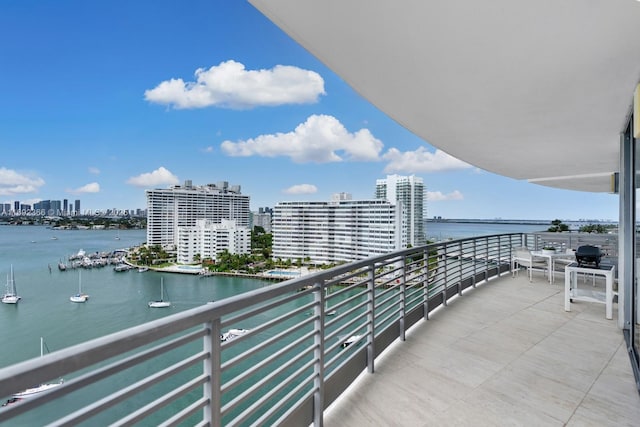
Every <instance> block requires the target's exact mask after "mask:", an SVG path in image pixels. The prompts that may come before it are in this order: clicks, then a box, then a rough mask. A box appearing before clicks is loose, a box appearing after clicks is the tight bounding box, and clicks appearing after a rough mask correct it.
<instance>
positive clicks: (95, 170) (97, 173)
mask: <svg viewBox="0 0 640 427" xmlns="http://www.w3.org/2000/svg"><path fill="white" fill-rule="evenodd" d="M89 173H92V174H94V175H100V169H98V168H94V167H89Z"/></svg>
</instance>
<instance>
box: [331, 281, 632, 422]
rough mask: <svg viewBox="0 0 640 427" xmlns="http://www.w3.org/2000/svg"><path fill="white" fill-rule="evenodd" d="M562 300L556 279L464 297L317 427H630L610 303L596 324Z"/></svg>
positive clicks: (594, 309)
mask: <svg viewBox="0 0 640 427" xmlns="http://www.w3.org/2000/svg"><path fill="white" fill-rule="evenodd" d="M580 280H581V281H582V279H580ZM586 283H587V284H588V285H589V286H591V278H589V279H587V282H586ZM581 286H582V282H581ZM598 286H603V284H602V283H598ZM563 297H564V276H563V275H561V274H558V275H557V276H556V281H555V284H553V285H551V284H549V282H548V281H546V280H545V278H544V277H543V275H542V274H534V279H533V283H530V282H529V281H528V279H527V275H526V274H524V273H521V274H519V275H518V276H517V277H516V278H512V277H511V275H504V276H503V277H501V278H499V279H495V280H492V281H491V282H489V283H488V284H486V285H482V286H478V287H477V288H476V289H475V290H473V289H471V290H468V291H467V292H465V293H463V295H462V296H461V297H458V298H456V299H454V300H453V301H451V302H450V303H449V305H448V306H447V307H443V308H441V309H439V310H437V311H435V312H434V313H432V314H431V315H430V319H429V320H428V321H422V322H419V323H418V324H416V325H415V326H414V327H413V329H412V330H410V331H409V332H408V333H407V337H406V341H405V342H397V343H395V344H394V345H392V346H391V347H390V348H389V349H387V351H386V352H385V353H384V354H383V355H382V356H381V358H379V360H377V361H376V365H375V373H374V374H363V375H361V377H360V378H359V379H358V380H357V381H356V383H355V384H354V385H352V386H351V388H349V389H348V390H347V391H346V392H345V393H344V394H343V396H341V397H340V398H339V399H338V400H337V401H336V402H335V403H334V405H332V407H330V408H329V409H328V410H327V411H326V412H325V423H324V425H325V426H327V427H336V426H412V427H415V426H599V427H600V426H640V394H639V393H638V390H637V389H636V386H635V382H634V377H633V371H632V368H631V364H630V361H629V356H628V354H627V352H626V349H625V342H624V338H623V335H622V331H621V330H620V329H618V327H617V314H618V313H617V304H614V313H613V315H614V320H606V319H605V306H604V304H597V303H589V302H582V301H581V302H574V303H573V304H572V305H571V310H572V311H571V312H565V311H564V302H563Z"/></svg>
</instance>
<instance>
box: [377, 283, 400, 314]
mask: <svg viewBox="0 0 640 427" xmlns="http://www.w3.org/2000/svg"><path fill="white" fill-rule="evenodd" d="M398 295H400V287H396V288H394V289H393V292H387V293H385V294H384V295H376V304H375V308H376V310H377V309H378V308H379V307H382V306H384V305H386V304H388V303H389V302H395V303H397V302H398ZM381 297H384V298H381Z"/></svg>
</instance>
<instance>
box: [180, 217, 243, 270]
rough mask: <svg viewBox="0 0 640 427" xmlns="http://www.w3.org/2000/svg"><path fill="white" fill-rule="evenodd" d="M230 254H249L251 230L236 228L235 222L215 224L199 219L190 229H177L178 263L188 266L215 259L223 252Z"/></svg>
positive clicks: (225, 221) (225, 220) (224, 221)
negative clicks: (207, 259)
mask: <svg viewBox="0 0 640 427" xmlns="http://www.w3.org/2000/svg"><path fill="white" fill-rule="evenodd" d="M225 250H226V251H227V252H229V253H230V254H249V253H251V230H249V228H248V227H238V226H236V223H235V221H233V220H228V219H224V220H222V222H221V223H216V222H213V221H211V220H208V219H199V220H197V221H196V225H194V226H192V227H179V228H178V257H177V258H178V263H180V264H189V263H193V262H197V261H199V260H198V259H197V258H198V257H199V259H200V260H203V259H206V258H210V259H212V260H213V261H217V259H216V257H217V255H218V254H219V253H221V252H224V251H225Z"/></svg>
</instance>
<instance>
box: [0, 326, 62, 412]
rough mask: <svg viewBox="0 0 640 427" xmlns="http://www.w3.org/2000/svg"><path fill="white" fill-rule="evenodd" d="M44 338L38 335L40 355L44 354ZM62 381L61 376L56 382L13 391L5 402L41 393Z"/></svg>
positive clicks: (13, 401) (8, 402)
mask: <svg viewBox="0 0 640 427" xmlns="http://www.w3.org/2000/svg"><path fill="white" fill-rule="evenodd" d="M44 347H45V344H44V339H43V338H42V337H40V357H42V356H44ZM63 382H64V380H63V379H62V378H61V379H60V381H58V382H57V383H45V384H40V385H37V386H35V387H31V388H28V389H26V390H22V391H20V392H18V393H14V394H12V395H11V399H9V401H7V404H11V403H15V402H16V401H18V400H21V399H28V398H30V397H33V396H35V395H36V394H39V393H42V392H44V391H47V390H50V389H52V388H54V387H58V386H59V385H61V384H62V383H63Z"/></svg>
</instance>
